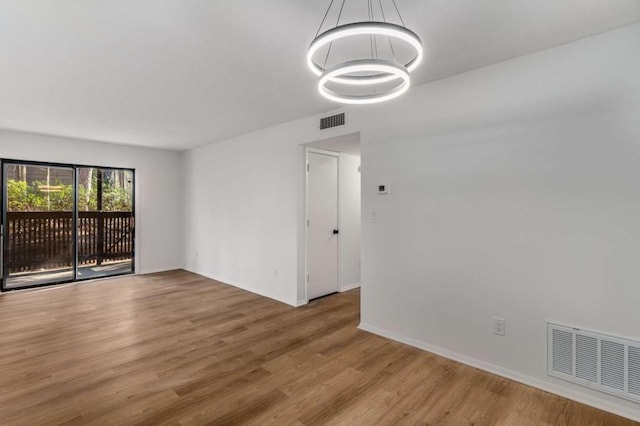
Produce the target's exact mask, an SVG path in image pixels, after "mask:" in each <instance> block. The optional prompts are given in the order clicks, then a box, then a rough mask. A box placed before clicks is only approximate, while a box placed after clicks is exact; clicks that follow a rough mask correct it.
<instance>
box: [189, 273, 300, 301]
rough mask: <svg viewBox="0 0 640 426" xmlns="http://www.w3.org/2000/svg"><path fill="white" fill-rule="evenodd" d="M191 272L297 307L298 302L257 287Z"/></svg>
mask: <svg viewBox="0 0 640 426" xmlns="http://www.w3.org/2000/svg"><path fill="white" fill-rule="evenodd" d="M191 272H194V273H195V274H198V275H202V276H203V277H207V278H211V279H212V280H216V281H219V282H221V283H223V284H228V285H231V286H234V287H238V288H239V289H241V290H246V291H248V292H251V293H254V294H257V295H258V296H263V297H267V298H269V299H272V300H275V301H278V302H281V303H284V304H286V305H289V306H293V307H296V306H297V302H291V301H290V300H285V299H281V298H279V297H275V296H273V295H272V294H268V293H267V292H266V291H264V290H262V289H259V288H255V287H252V286H249V285H246V284H241V283H239V282H235V281H233V280H230V279H227V278H223V277H218V276H215V275H211V274H203V273H202V272H195V271H191Z"/></svg>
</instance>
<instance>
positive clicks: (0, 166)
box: [0, 158, 137, 293]
mask: <svg viewBox="0 0 640 426" xmlns="http://www.w3.org/2000/svg"><path fill="white" fill-rule="evenodd" d="M7 164H19V165H24V166H36V167H60V168H70V169H72V170H73V211H72V216H73V219H72V221H71V223H72V228H73V229H72V238H73V241H72V242H71V244H72V248H73V278H72V279H70V280H61V281H54V282H50V283H44V284H34V285H28V286H23V287H17V288H7V287H6V278H7V277H8V276H9V267H8V265H7V262H6V261H5V259H6V258H7V255H8V250H9V248H8V242H9V241H8V239H9V236H8V232H7V230H6V228H5V227H6V224H7V213H8V211H7V210H8V204H7V201H8V194H5V186H6V182H5V165H7ZM81 168H93V169H102V170H118V171H128V172H131V176H132V182H131V215H132V216H133V228H132V229H131V232H132V241H131V272H120V273H117V274H112V275H106V276H103V277H88V278H78V216H79V213H80V212H79V211H78V169H81ZM0 175H1V176H0V197H2V203H1V210H2V211H1V214H0V226H2V236H1V237H0V240H1V241H0V246H1V247H0V248H1V250H0V292H1V293H4V292H9V291H19V290H28V289H33V288H40V287H50V286H55V285H60V284H69V283H80V282H83V281H90V280H96V279H101V278H111V277H118V276H123V275H132V274H135V273H136V228H137V220H136V169H131V168H126V167H109V166H93V165H86V164H68V163H53V162H46V161H31V160H14V159H9V158H0Z"/></svg>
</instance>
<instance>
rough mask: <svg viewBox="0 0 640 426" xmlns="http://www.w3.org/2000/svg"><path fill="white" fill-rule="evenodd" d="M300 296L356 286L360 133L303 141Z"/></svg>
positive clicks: (314, 295)
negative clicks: (302, 276)
mask: <svg viewBox="0 0 640 426" xmlns="http://www.w3.org/2000/svg"><path fill="white" fill-rule="evenodd" d="M305 150H306V153H305V167H306V177H305V204H306V208H305V213H306V214H305V221H306V222H305V281H306V289H305V292H306V300H307V301H309V300H313V299H316V298H319V297H323V296H326V295H329V294H332V293H336V292H343V291H348V290H352V289H355V288H358V287H360V211H361V209H360V199H361V196H360V192H361V178H360V135H359V133H354V134H350V135H345V136H341V137H337V138H331V139H326V140H321V141H317V142H312V143H310V144H307V145H305Z"/></svg>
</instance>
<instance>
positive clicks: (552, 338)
mask: <svg viewBox="0 0 640 426" xmlns="http://www.w3.org/2000/svg"><path fill="white" fill-rule="evenodd" d="M547 329H548V334H549V335H548V361H547V374H549V375H550V376H553V377H557V378H560V379H564V380H568V381H570V382H573V383H577V384H579V385H582V386H587V387H590V388H592V389H597V390H599V391H601V392H606V393H610V394H612V395H616V396H619V397H622V398H626V399H630V400H632V401H635V402H640V342H636V341H633V340H628V339H623V338H621V337H616V336H610V335H606V334H601V333H596V332H593V331H586V330H581V329H578V328H573V327H568V326H565V325H558V324H552V323H548V324H547Z"/></svg>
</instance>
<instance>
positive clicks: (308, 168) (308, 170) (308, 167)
mask: <svg viewBox="0 0 640 426" xmlns="http://www.w3.org/2000/svg"><path fill="white" fill-rule="evenodd" d="M308 172H309V163H307V173H308Z"/></svg>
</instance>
